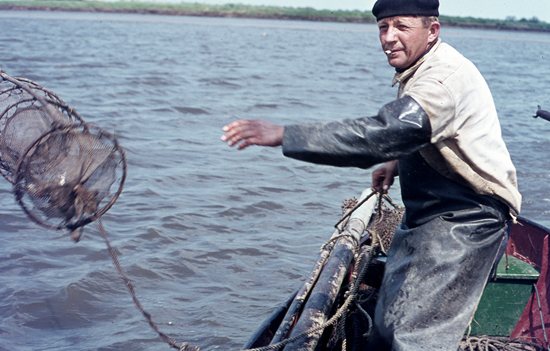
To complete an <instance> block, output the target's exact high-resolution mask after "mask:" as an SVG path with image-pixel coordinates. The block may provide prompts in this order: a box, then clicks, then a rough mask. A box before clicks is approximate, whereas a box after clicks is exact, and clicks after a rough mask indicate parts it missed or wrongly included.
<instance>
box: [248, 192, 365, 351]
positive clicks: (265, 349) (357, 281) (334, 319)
mask: <svg viewBox="0 0 550 351" xmlns="http://www.w3.org/2000/svg"><path fill="white" fill-rule="evenodd" d="M370 196H372V194H371V195H369V197H370ZM357 207H358V206H356V208H357ZM354 210H355V208H354V209H352V211H354ZM344 236H346V235H344ZM330 241H332V239H331V240H329V242H330ZM324 246H325V245H324ZM358 251H359V245H357V244H356V245H355V256H357V252H358ZM373 252H374V251H372V250H371V254H370V255H369V256H368V257H369V260H368V261H367V263H366V264H365V265H364V266H363V269H361V272H360V273H359V275H358V276H357V278H356V279H355V280H354V282H353V285H352V288H351V289H350V292H349V293H348V296H347V298H346V300H345V302H344V304H343V305H342V306H341V307H340V308H339V309H338V310H337V311H336V313H335V314H334V315H333V316H332V317H331V318H330V319H329V320H328V321H326V322H325V323H324V324H322V325H319V326H317V327H313V328H311V329H309V330H306V331H305V332H303V333H301V334H299V335H296V336H293V337H292V338H289V339H285V340H282V341H280V342H278V343H276V344H273V345H268V346H263V347H258V348H254V349H247V350H243V351H269V350H278V349H279V348H282V347H284V346H286V345H288V344H290V343H292V342H294V341H296V340H298V339H301V338H303V337H305V336H309V335H311V334H314V333H316V332H318V331H320V330H324V329H325V328H327V327H329V326H332V325H334V324H335V323H336V322H337V321H338V320H339V319H340V318H341V317H342V316H343V315H344V314H345V313H346V311H347V309H348V307H349V306H350V305H351V304H352V303H353V302H354V301H355V299H356V297H357V291H358V290H359V286H360V282H361V281H362V280H363V278H364V277H365V274H366V272H367V268H368V266H369V265H370V262H371V261H372V258H373V256H374V255H373ZM362 259H363V258H362V257H361V258H359V259H358V261H357V262H356V264H355V267H356V268H357V267H359V266H360V261H361V260H362ZM356 271H357V270H356ZM344 346H345V345H344ZM343 350H344V349H343Z"/></svg>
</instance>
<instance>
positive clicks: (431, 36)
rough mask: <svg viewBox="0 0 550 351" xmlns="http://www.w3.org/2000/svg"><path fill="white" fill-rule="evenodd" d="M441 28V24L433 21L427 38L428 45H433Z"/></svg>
mask: <svg viewBox="0 0 550 351" xmlns="http://www.w3.org/2000/svg"><path fill="white" fill-rule="evenodd" d="M440 28H441V24H440V23H439V22H437V21H433V22H432V24H430V34H429V36H428V40H429V41H430V43H433V42H434V41H436V40H437V38H438V37H439V29H440Z"/></svg>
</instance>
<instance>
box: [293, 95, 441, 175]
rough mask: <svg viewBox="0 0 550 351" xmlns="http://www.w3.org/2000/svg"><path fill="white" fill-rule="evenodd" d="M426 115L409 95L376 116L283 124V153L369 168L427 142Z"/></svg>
mask: <svg viewBox="0 0 550 351" xmlns="http://www.w3.org/2000/svg"><path fill="white" fill-rule="evenodd" d="M430 137H431V126H430V120H429V118H428V115H427V114H426V112H425V111H424V109H422V107H421V106H420V105H419V104H418V103H417V102H416V101H415V100H414V99H413V98H412V97H410V96H404V97H402V98H400V99H398V100H395V101H393V102H391V103H389V104H387V105H384V106H383V107H382V108H381V109H380V111H379V113H378V115H377V116H374V117H365V118H359V119H346V120H341V121H335V122H326V123H314V124H304V125H291V126H285V132H284V136H283V154H284V155H285V156H287V157H291V158H295V159H297V160H301V161H306V162H312V163H318V164H324V165H331V166H338V167H358V168H369V167H371V166H373V165H375V164H377V163H381V162H386V161H390V160H395V159H398V158H400V157H402V156H405V155H408V154H410V153H413V152H415V151H418V150H419V149H421V148H423V147H424V146H426V145H428V144H429V142H430Z"/></svg>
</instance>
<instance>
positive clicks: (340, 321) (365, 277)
mask: <svg viewBox="0 0 550 351" xmlns="http://www.w3.org/2000/svg"><path fill="white" fill-rule="evenodd" d="M383 199H385V200H383ZM350 201H351V200H347V202H348V203H347V204H346V203H344V205H343V208H346V211H345V215H344V216H343V217H342V220H340V222H339V223H337V225H336V228H337V229H336V230H335V231H334V233H333V234H332V236H331V237H330V239H329V240H328V241H327V243H325V244H324V245H323V247H322V250H321V253H320V255H319V258H318V260H317V262H316V263H315V264H314V267H313V270H312V272H311V273H310V275H309V276H308V278H307V279H306V281H305V282H304V283H303V284H302V286H301V287H299V289H297V290H296V291H295V292H294V293H293V294H291V296H289V298H288V299H287V300H286V301H285V302H284V303H282V304H281V305H280V306H279V307H278V308H277V309H276V310H275V311H274V312H273V313H272V314H271V316H269V317H268V318H267V319H266V320H265V321H264V322H263V323H262V324H261V326H260V327H259V328H258V329H257V331H256V332H255V333H254V334H253V335H252V336H251V337H250V339H249V340H248V341H247V343H246V344H245V345H244V346H243V347H242V349H243V350H249V349H256V350H286V351H294V350H300V351H324V350H355V349H364V347H363V348H361V345H364V343H365V341H366V338H367V337H368V332H369V330H370V327H371V326H372V318H371V316H372V315H373V311H374V306H375V301H376V292H377V289H378V288H379V286H380V284H381V277H382V275H383V271H384V264H385V260H386V255H385V248H384V247H389V242H388V240H389V241H391V236H392V235H393V231H394V230H395V227H396V226H397V223H399V221H400V219H401V216H402V213H403V209H402V208H400V207H399V206H397V205H395V204H394V203H393V202H392V201H391V199H389V198H388V197H387V195H384V196H378V193H377V192H376V191H373V190H371V189H367V190H365V191H364V192H363V194H362V195H361V197H360V198H359V200H355V201H351V202H353V204H352V205H350V204H349V202H350ZM388 203H389V204H391V206H390V205H388ZM367 224H368V225H367ZM549 234H550V229H548V228H545V227H544V226H541V225H539V224H537V223H535V222H532V221H530V220H528V219H527V218H524V217H518V219H517V223H515V224H513V225H512V228H511V234H510V239H509V241H508V245H507V248H506V251H505V254H504V255H503V257H502V259H501V260H500V262H499V264H498V268H497V270H496V273H495V274H494V275H492V277H491V278H490V280H489V282H488V283H487V285H486V287H485V290H484V292H483V295H482V298H481V300H480V302H479V305H478V308H477V310H476V313H475V315H474V318H473V320H472V322H471V323H470V327H469V328H468V330H467V331H466V333H465V336H464V339H463V341H462V345H461V349H463V350H549V349H550V346H549V341H548V336H547V333H548V332H549V331H550V308H549V305H550V301H549V300H550V294H549V293H548V292H549V286H550V269H549V265H550V263H549V254H550V246H549V245H550V244H549ZM388 237H389V238H388ZM357 345H359V346H357Z"/></svg>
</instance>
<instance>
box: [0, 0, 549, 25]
mask: <svg viewBox="0 0 550 351" xmlns="http://www.w3.org/2000/svg"><path fill="white" fill-rule="evenodd" d="M0 10H42V11H80V12H110V13H139V14H162V15H176V16H177V15H179V16H209V17H238V18H266V19H287V20H306V21H326V22H348V23H375V19H374V16H373V15H372V13H371V12H370V11H330V10H315V9H312V8H292V7H272V6H249V5H240V4H227V5H204V4H197V3H179V4H161V3H147V2H138V1H118V2H101V1H42V0H35V1H24V0H22V1H1V0H0ZM440 21H441V23H442V24H443V25H445V26H457V27H466V28H486V29H498V30H521V31H543V32H550V24H549V23H546V22H542V21H539V20H538V19H536V18H532V19H529V20H527V19H520V20H516V19H514V18H509V19H507V20H490V19H482V18H472V17H450V16H441V17H440Z"/></svg>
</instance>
